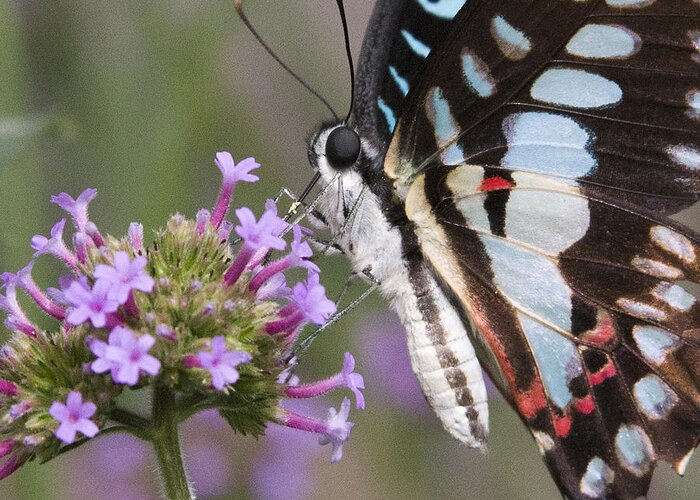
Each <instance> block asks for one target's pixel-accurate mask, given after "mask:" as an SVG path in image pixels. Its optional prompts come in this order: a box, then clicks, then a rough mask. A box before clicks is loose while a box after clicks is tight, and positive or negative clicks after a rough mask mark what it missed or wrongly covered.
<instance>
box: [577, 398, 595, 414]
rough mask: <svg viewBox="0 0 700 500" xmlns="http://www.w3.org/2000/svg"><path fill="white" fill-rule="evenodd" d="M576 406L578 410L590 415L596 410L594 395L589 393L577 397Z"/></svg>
mask: <svg viewBox="0 0 700 500" xmlns="http://www.w3.org/2000/svg"><path fill="white" fill-rule="evenodd" d="M574 408H576V411H578V412H580V413H583V414H584V415H588V414H589V413H591V412H592V411H593V410H595V403H594V402H593V396H591V395H590V394H588V395H586V396H584V397H582V398H580V399H576V400H575V401H574Z"/></svg>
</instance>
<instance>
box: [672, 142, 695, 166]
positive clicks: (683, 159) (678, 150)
mask: <svg viewBox="0 0 700 500" xmlns="http://www.w3.org/2000/svg"><path fill="white" fill-rule="evenodd" d="M668 153H669V154H670V155H671V158H672V159H673V161H675V162H676V163H680V164H681V165H683V166H684V167H688V168H692V169H694V170H698V169H700V151H698V150H697V149H695V148H694V147H692V146H672V147H670V148H669V149H668Z"/></svg>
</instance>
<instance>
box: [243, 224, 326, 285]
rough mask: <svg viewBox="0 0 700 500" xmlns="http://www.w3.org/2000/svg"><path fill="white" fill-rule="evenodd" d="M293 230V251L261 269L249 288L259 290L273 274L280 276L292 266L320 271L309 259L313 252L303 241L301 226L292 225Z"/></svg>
mask: <svg viewBox="0 0 700 500" xmlns="http://www.w3.org/2000/svg"><path fill="white" fill-rule="evenodd" d="M292 232H293V234H294V238H293V240H292V244H291V248H292V251H291V252H290V253H289V254H288V255H286V256H285V257H283V258H281V259H279V260H277V261H275V262H272V263H270V264H268V265H266V266H265V267H263V268H262V269H261V270H259V271H258V272H257V273H256V274H255V276H253V279H252V280H251V281H250V285H249V287H248V288H249V289H250V290H251V291H253V292H256V291H258V290H259V289H260V288H261V287H262V286H263V285H264V283H265V282H267V281H268V280H269V279H271V278H272V277H273V276H279V275H280V274H281V273H282V272H283V271H285V270H286V269H289V268H290V267H305V268H307V269H308V270H309V271H314V272H319V271H320V269H319V268H318V266H317V265H316V264H314V263H313V262H311V261H309V260H308V258H309V257H311V255H312V254H313V252H312V251H311V247H310V246H309V244H308V243H306V242H305V241H302V237H303V234H302V228H301V226H298V225H294V226H293V227H292Z"/></svg>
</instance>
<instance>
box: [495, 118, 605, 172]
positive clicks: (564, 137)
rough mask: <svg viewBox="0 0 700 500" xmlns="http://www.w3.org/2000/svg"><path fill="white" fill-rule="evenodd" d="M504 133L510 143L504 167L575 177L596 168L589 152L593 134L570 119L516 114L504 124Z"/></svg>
mask: <svg viewBox="0 0 700 500" xmlns="http://www.w3.org/2000/svg"><path fill="white" fill-rule="evenodd" d="M503 134H504V135H505V137H506V140H507V142H508V151H507V152H506V154H505V155H504V156H503V158H502V159H501V165H503V166H504V167H509V168H512V169H515V170H527V171H531V172H541V173H544V174H554V175H560V176H563V177H571V178H576V177H583V176H584V175H586V174H588V173H589V172H590V171H591V170H593V168H595V166H596V160H595V158H594V157H593V155H592V154H591V153H590V152H589V151H588V149H587V148H588V146H589V144H590V143H591V142H592V141H593V136H592V134H590V133H588V131H586V130H585V129H584V128H583V127H582V126H581V125H579V124H578V123H577V122H576V121H575V120H574V119H572V118H569V117H568V116H562V115H557V114H554V113H541V112H526V113H516V114H513V115H510V116H508V117H507V118H506V119H505V120H504V121H503Z"/></svg>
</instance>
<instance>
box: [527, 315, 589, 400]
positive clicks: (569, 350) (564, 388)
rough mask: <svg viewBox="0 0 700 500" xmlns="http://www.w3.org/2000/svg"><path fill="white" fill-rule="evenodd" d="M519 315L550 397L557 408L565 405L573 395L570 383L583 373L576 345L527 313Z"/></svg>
mask: <svg viewBox="0 0 700 500" xmlns="http://www.w3.org/2000/svg"><path fill="white" fill-rule="evenodd" d="M518 318H519V319H520V324H521V325H522V327H523V331H524V332H525V336H526V337H527V341H528V343H529V344H530V347H531V349H532V354H533V355H534V356H535V361H536V362H537V367H538V368H539V371H540V375H541V376H542V382H543V383H544V386H545V389H546V390H547V394H548V395H549V399H551V400H552V402H553V403H554V404H555V405H557V406H558V407H559V408H566V406H567V405H568V404H569V403H570V402H571V400H572V399H573V394H571V390H569V383H570V382H571V380H572V379H573V378H575V377H577V376H579V375H580V374H581V373H583V368H582V367H581V362H580V360H579V358H578V351H577V350H576V346H575V345H574V343H573V342H572V341H571V340H568V339H566V338H565V337H563V336H562V335H560V334H558V333H557V332H555V331H554V330H551V329H549V328H547V327H546V326H544V325H543V324H542V323H540V322H538V321H535V320H533V319H531V318H529V317H528V316H525V315H523V314H520V315H518Z"/></svg>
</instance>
